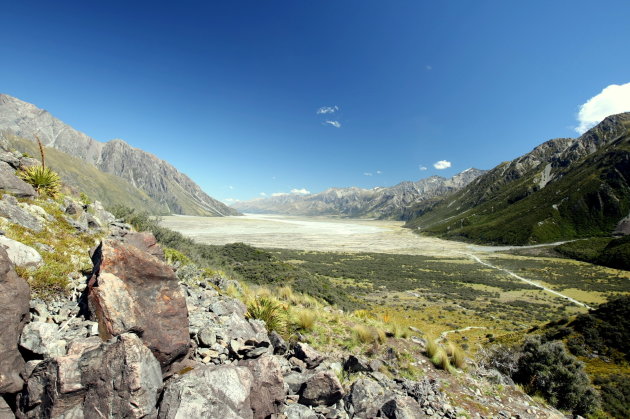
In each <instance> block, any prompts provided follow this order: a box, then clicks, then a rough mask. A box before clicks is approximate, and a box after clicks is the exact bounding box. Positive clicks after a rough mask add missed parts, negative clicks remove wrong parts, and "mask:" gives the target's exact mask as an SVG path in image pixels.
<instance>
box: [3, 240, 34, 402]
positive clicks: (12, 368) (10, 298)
mask: <svg viewBox="0 0 630 419" xmlns="http://www.w3.org/2000/svg"><path fill="white" fill-rule="evenodd" d="M29 300H30V289H29V286H28V284H27V283H26V281H24V280H23V279H22V278H20V277H19V276H18V275H17V274H16V273H15V270H14V269H13V264H12V263H11V261H10V260H9V256H8V255H7V252H6V251H5V250H4V249H2V248H0V395H2V394H4V393H16V392H18V391H20V390H21V389H22V385H23V381H22V378H21V377H20V371H21V370H22V367H23V365H24V360H23V358H22V355H21V354H20V352H19V350H18V342H19V338H20V334H21V333H22V329H23V328H24V325H25V324H26V322H27V321H28V312H29Z"/></svg>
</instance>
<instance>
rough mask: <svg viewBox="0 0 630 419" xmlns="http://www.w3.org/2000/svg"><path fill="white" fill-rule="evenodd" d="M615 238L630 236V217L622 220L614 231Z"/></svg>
mask: <svg viewBox="0 0 630 419" xmlns="http://www.w3.org/2000/svg"><path fill="white" fill-rule="evenodd" d="M612 234H613V236H627V235H628V234H630V215H629V216H627V217H624V218H622V219H621V220H620V221H619V222H618V223H617V226H616V227H615V230H614V231H613V233H612Z"/></svg>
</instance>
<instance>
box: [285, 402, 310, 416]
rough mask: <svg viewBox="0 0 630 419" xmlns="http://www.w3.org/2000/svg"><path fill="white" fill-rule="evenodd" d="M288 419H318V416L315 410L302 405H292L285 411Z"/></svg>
mask: <svg viewBox="0 0 630 419" xmlns="http://www.w3.org/2000/svg"><path fill="white" fill-rule="evenodd" d="M284 414H285V415H286V416H287V419H317V418H318V416H317V414H316V413H315V412H313V410H311V409H309V408H308V407H306V406H304V405H302V404H297V403H294V404H290V405H289V406H287V407H286V408H285V409H284Z"/></svg>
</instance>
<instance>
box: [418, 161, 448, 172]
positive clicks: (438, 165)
mask: <svg viewBox="0 0 630 419" xmlns="http://www.w3.org/2000/svg"><path fill="white" fill-rule="evenodd" d="M433 167H435V168H436V169H438V170H444V169H448V168H449V167H451V162H450V161H447V160H440V161H436V162H435V163H433ZM421 170H422V169H421Z"/></svg>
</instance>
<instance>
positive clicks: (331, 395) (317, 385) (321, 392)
mask: <svg viewBox="0 0 630 419" xmlns="http://www.w3.org/2000/svg"><path fill="white" fill-rule="evenodd" d="M343 394H344V393H343V388H342V387H341V383H340V382H339V379H338V378H337V376H336V375H335V374H334V373H332V372H331V371H320V372H318V373H316V374H314V375H312V376H311V377H310V378H309V379H308V380H306V382H305V383H304V385H303V387H302V390H301V394H300V403H301V404H305V405H308V406H322V405H323V406H330V405H333V404H335V403H337V402H338V401H339V400H341V398H342V397H343Z"/></svg>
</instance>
